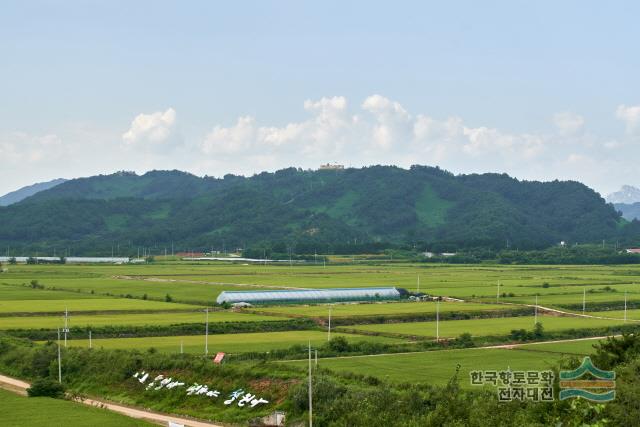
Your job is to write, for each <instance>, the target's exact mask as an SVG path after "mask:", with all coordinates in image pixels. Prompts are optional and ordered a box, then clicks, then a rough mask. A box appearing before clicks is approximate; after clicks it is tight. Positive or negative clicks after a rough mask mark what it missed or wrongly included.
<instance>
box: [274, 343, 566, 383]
mask: <svg viewBox="0 0 640 427" xmlns="http://www.w3.org/2000/svg"><path fill="white" fill-rule="evenodd" d="M562 357H563V356H562V354H559V353H548V354H546V353H544V354H543V353H536V352H529V351H520V350H508V349H464V350H442V351H427V352H421V353H401V354H389V355H371V356H355V357H335V358H326V359H320V360H319V362H318V365H319V366H320V367H321V368H326V369H329V370H332V371H337V372H353V373H356V374H361V375H366V376H373V377H377V378H379V379H381V380H385V381H390V382H399V383H403V382H408V383H412V384H413V383H422V384H438V385H443V384H446V383H447V382H448V381H449V380H450V379H451V378H452V377H453V376H454V374H455V372H456V367H457V365H460V373H459V377H458V378H459V380H460V385H462V386H464V387H469V386H470V385H469V372H470V371H472V370H476V369H478V370H507V369H512V370H544V369H550V368H551V367H553V366H554V364H555V363H557V362H558V361H559V360H560V359H561V358H562ZM283 363H292V364H294V365H297V366H300V367H304V366H305V362H304V361H296V362H283Z"/></svg>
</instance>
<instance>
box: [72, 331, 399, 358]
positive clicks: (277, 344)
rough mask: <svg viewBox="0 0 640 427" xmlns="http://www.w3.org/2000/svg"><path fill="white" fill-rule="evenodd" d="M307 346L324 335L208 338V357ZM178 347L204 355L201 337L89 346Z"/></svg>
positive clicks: (172, 350) (363, 337)
mask: <svg viewBox="0 0 640 427" xmlns="http://www.w3.org/2000/svg"><path fill="white" fill-rule="evenodd" d="M332 336H333V337H344V338H346V339H347V340H348V341H353V342H359V341H367V342H377V343H402V342H405V341H406V340H402V339H397V338H388V337H377V336H367V335H357V334H341V333H334V334H332ZM309 342H311V345H312V346H318V345H322V344H324V343H326V342H327V333H326V332H321V331H287V332H261V333H242V334H219V335H209V338H208V343H209V344H208V346H209V353H213V354H215V353H216V352H218V351H222V352H225V353H247V352H267V351H270V350H276V349H282V348H288V347H291V346H294V345H304V346H306V345H308V343H309ZM181 343H182V344H183V349H184V352H185V353H196V354H204V346H205V336H204V335H186V336H170V337H143V338H107V339H94V340H93V343H92V344H93V347H95V348H107V349H136V350H148V349H149V348H152V347H153V348H154V349H156V350H158V351H162V352H167V353H178V352H179V351H180V344H181ZM68 345H71V346H79V347H88V346H89V341H88V340H69V341H68Z"/></svg>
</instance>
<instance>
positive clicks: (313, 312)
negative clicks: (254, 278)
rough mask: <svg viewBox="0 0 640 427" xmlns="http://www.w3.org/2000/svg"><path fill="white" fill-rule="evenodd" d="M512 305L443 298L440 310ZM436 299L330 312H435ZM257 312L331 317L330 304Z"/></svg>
mask: <svg viewBox="0 0 640 427" xmlns="http://www.w3.org/2000/svg"><path fill="white" fill-rule="evenodd" d="M509 309H511V307H508V306H505V305H500V304H479V303H458V302H442V303H440V307H439V310H440V312H441V313H451V312H462V313H464V312H481V311H490V310H499V311H502V310H509ZM436 310H437V309H436V303H435V302H433V301H426V302H397V303H394V302H387V303H372V304H332V305H331V316H332V317H335V318H341V317H358V316H394V315H405V314H435V313H436ZM251 311H252V312H255V313H275V314H281V315H287V316H299V317H328V316H329V306H328V305H302V306H300V305H296V306H281V307H268V308H257V309H253V310H251Z"/></svg>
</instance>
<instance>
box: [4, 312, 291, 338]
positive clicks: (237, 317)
mask: <svg viewBox="0 0 640 427" xmlns="http://www.w3.org/2000/svg"><path fill="white" fill-rule="evenodd" d="M285 319H286V318H284V317H274V316H260V315H257V314H251V313H235V312H229V311H219V312H215V311H214V312H210V313H209V323H218V322H263V321H264V322H269V321H275V320H285ZM63 322H64V318H63V316H62V315H58V316H8V317H0V330H1V329H47V328H50V329H51V330H52V333H53V332H54V331H55V329H56V328H59V327H62V325H63V324H64V323H63ZM183 323H197V324H200V325H202V327H203V328H204V324H205V314H204V312H203V311H202V310H200V311H199V312H190V313H182V312H178V313H142V314H138V313H118V314H96V315H83V314H79V315H76V314H75V313H74V312H71V313H70V316H69V320H68V324H69V327H75V326H79V327H89V326H115V325H128V326H145V325H177V324H183Z"/></svg>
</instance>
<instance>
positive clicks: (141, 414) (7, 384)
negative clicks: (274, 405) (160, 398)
mask: <svg viewBox="0 0 640 427" xmlns="http://www.w3.org/2000/svg"><path fill="white" fill-rule="evenodd" d="M29 386H30V384H29V383H26V382H24V381H21V380H18V379H16V378H12V377H8V376H6V375H0V387H1V388H3V389H5V390H9V391H12V392H14V393H18V394H22V395H26V394H27V389H28V388H29ZM75 401H76V402H79V403H82V404H85V405H88V406H95V407H98V408H103V409H108V410H109V411H113V412H117V413H119V414H122V415H126V416H128V417H131V418H136V419H140V420H145V421H149V422H152V423H155V424H159V425H165V426H166V425H168V424H169V422H170V421H171V422H174V423H178V424H183V425H185V426H189V427H223V426H222V425H219V424H212V423H208V422H205V421H196V420H192V419H188V418H181V417H173V416H170V415H165V414H161V413H158V412H153V411H148V410H145V409H138V408H132V407H129V406H124V405H119V404H117V403H110V402H106V401H103V400H98V399H75Z"/></svg>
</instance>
